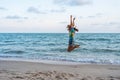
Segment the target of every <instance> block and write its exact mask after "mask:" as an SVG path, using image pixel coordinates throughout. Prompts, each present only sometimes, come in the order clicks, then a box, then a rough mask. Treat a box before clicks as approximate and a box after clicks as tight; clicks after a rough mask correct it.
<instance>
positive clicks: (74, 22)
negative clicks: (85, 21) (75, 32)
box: [72, 18, 75, 26]
mask: <svg viewBox="0 0 120 80" xmlns="http://www.w3.org/2000/svg"><path fill="white" fill-rule="evenodd" d="M72 25H73V26H75V18H73V23H72Z"/></svg>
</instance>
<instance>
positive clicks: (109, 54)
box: [0, 33, 120, 65]
mask: <svg viewBox="0 0 120 80" xmlns="http://www.w3.org/2000/svg"><path fill="white" fill-rule="evenodd" d="M68 40H69V36H68V33H0V60H3V59H4V60H28V61H29V60H30V61H41V60H42V61H44V60H45V61H46V60H47V61H60V62H75V63H81V64H82V63H83V64H118V65H120V33H76V34H75V38H74V42H75V44H79V45H80V48H76V49H74V50H73V51H72V52H67V48H68Z"/></svg>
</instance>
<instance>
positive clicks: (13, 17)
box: [5, 15, 28, 19]
mask: <svg viewBox="0 0 120 80" xmlns="http://www.w3.org/2000/svg"><path fill="white" fill-rule="evenodd" d="M5 19H28V17H21V16H17V15H12V16H6V17H5Z"/></svg>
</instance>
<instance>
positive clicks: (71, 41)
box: [69, 28, 75, 46]
mask: <svg viewBox="0 0 120 80" xmlns="http://www.w3.org/2000/svg"><path fill="white" fill-rule="evenodd" d="M74 34H75V29H74V28H71V29H70V32H69V46H73V45H74Z"/></svg>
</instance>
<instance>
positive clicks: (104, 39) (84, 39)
mask: <svg viewBox="0 0 120 80" xmlns="http://www.w3.org/2000/svg"><path fill="white" fill-rule="evenodd" d="M79 40H83V41H110V40H111V39H106V38H83V39H82V38H81V39H79Z"/></svg>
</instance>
